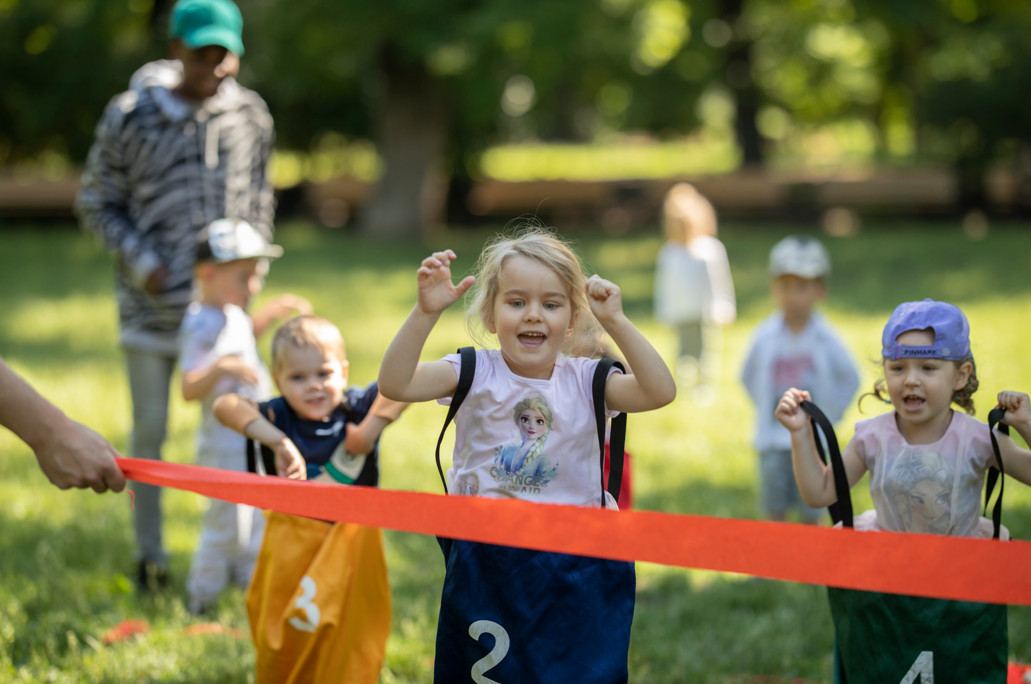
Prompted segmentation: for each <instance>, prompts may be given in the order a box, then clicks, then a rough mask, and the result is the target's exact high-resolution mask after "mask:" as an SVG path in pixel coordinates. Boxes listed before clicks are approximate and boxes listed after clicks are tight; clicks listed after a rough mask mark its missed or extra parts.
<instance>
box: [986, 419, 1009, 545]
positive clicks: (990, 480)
mask: <svg viewBox="0 0 1031 684" xmlns="http://www.w3.org/2000/svg"><path fill="white" fill-rule="evenodd" d="M1005 414H1006V409H1002V408H994V409H992V410H991V411H989V412H988V436H989V437H991V438H992V451H994V452H995V463H996V465H998V470H996V469H995V468H989V469H988V472H987V473H986V474H985V481H984V515H988V499H989V498H991V496H992V491H993V490H994V489H995V483H996V481H998V483H999V496H998V497H997V498H996V499H995V506H994V507H993V508H992V539H998V538H999V530H1000V529H1002V492H1003V489H1004V488H1005V483H1006V478H1005V477H1003V475H1005V474H1006V471H1005V470H1003V467H1002V454H1001V453H999V441H998V440H997V439H995V430H994V428H995V426H996V425H998V426H999V432H1001V433H1003V434H1004V435H1008V434H1009V433H1010V427H1009V425H1006V423H1003V422H1002V417H1003V416H1004V415H1005Z"/></svg>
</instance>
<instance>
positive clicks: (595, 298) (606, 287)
mask: <svg viewBox="0 0 1031 684" xmlns="http://www.w3.org/2000/svg"><path fill="white" fill-rule="evenodd" d="M585 289H586V291H587V301H588V302H590V304H591V312H592V313H593V314H594V317H595V318H597V319H598V321H599V322H600V323H602V324H603V325H604V323H605V321H610V320H612V319H613V318H615V317H616V316H618V315H619V314H621V313H623V293H622V292H621V291H620V289H619V286H618V285H616V284H615V283H612V282H609V281H608V280H605V279H604V278H602V277H601V276H599V275H597V274H595V275H592V276H591V277H590V278H588V279H587V285H586V287H585Z"/></svg>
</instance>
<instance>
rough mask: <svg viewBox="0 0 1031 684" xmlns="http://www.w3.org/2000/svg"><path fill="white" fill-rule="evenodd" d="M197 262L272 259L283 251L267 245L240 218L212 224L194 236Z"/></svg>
mask: <svg viewBox="0 0 1031 684" xmlns="http://www.w3.org/2000/svg"><path fill="white" fill-rule="evenodd" d="M197 240H198V241H197V261H214V262H215V263H217V264H222V263H225V262H227V261H236V260H237V259H262V258H268V259H274V258H276V257H280V256H283V248H282V247H280V246H279V245H273V244H270V243H269V242H268V241H267V240H266V239H265V238H264V237H263V236H262V234H261V233H259V232H258V230H257V229H256V228H255V227H254V226H252V225H251V224H250V223H248V222H247V221H244V220H243V219H234V218H224V219H218V220H217V221H212V222H211V223H209V224H208V226H207V227H206V228H205V229H204V230H202V231H201V233H200V235H198V236H197Z"/></svg>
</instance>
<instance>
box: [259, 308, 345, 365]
mask: <svg viewBox="0 0 1031 684" xmlns="http://www.w3.org/2000/svg"><path fill="white" fill-rule="evenodd" d="M288 349H318V350H319V351H320V352H322V353H323V354H325V355H327V356H332V357H334V358H336V359H337V360H338V361H340V362H341V363H346V362H347V353H346V351H345V349H344V337H343V335H341V334H340V329H339V328H337V327H336V326H335V325H333V324H332V323H330V322H329V321H328V320H326V319H325V318H321V317H320V316H312V315H304V316H296V317H294V318H291V319H290V320H288V321H286V322H285V323H283V324H282V325H281V326H279V329H278V330H276V334H275V335H274V336H273V337H272V373H273V374H275V373H278V372H279V369H280V367H281V365H282V363H283V357H284V356H285V354H286V352H287V350H288Z"/></svg>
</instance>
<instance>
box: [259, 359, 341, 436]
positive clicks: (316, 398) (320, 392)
mask: <svg viewBox="0 0 1031 684" xmlns="http://www.w3.org/2000/svg"><path fill="white" fill-rule="evenodd" d="M274 377H275V381H276V387H277V388H278V389H279V393H280V394H281V395H282V396H283V398H284V399H285V400H286V403H288V404H289V405H290V407H291V408H292V409H293V410H294V411H296V412H297V415H299V416H300V417H301V418H304V419H306V420H319V421H321V420H326V419H327V418H328V417H329V416H330V414H331V413H333V410H334V409H335V408H336V407H337V406H339V405H340V402H341V401H342V400H343V398H344V389H346V388H347V361H342V360H340V359H339V358H337V357H336V356H334V355H332V354H330V353H328V352H327V351H324V350H322V349H319V348H318V347H314V346H308V345H305V346H291V347H288V348H286V349H284V350H283V351H282V355H281V358H280V360H279V363H278V365H277V366H276V369H275V374H274Z"/></svg>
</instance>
